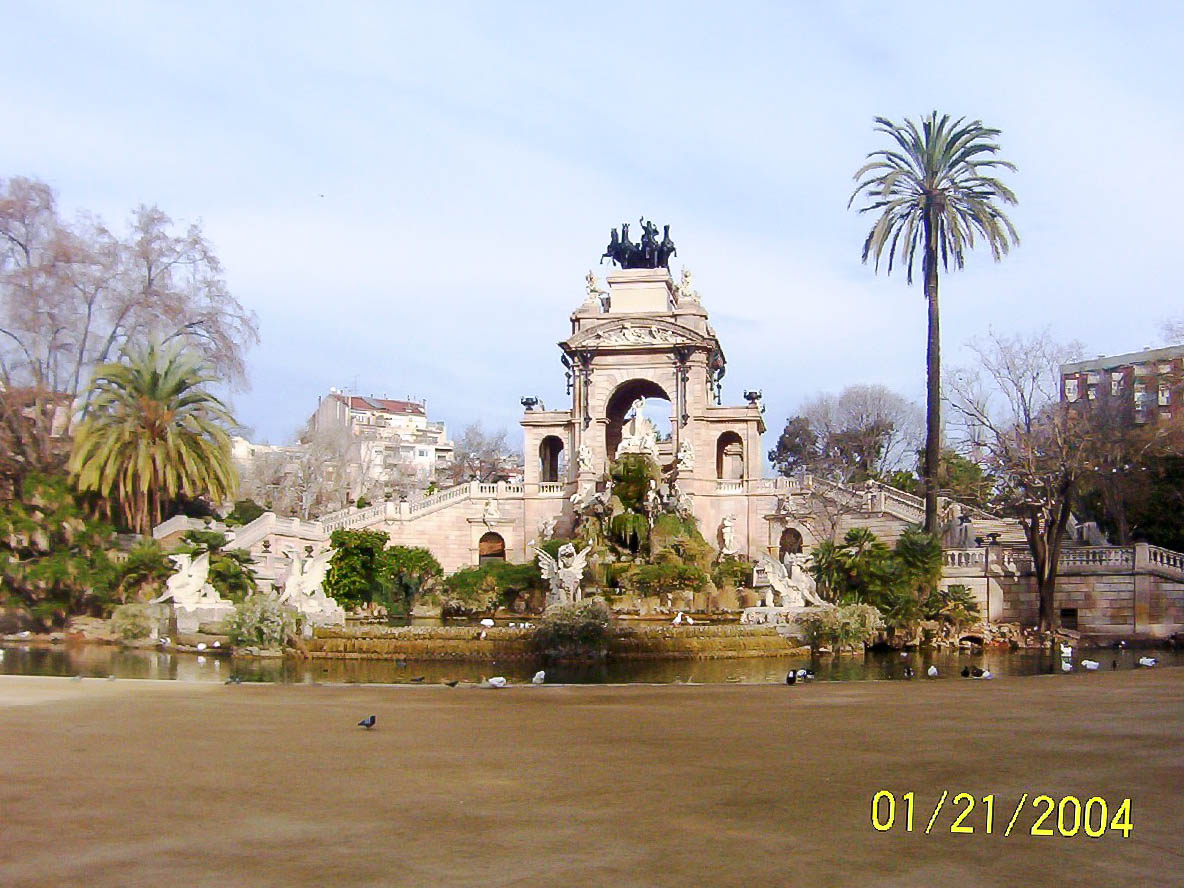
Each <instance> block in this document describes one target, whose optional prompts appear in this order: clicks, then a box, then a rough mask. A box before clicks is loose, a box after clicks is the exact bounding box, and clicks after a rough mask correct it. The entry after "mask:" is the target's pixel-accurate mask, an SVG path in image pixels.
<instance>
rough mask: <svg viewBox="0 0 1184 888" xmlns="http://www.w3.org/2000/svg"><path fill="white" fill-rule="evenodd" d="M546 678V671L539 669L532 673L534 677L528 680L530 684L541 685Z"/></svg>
mask: <svg viewBox="0 0 1184 888" xmlns="http://www.w3.org/2000/svg"><path fill="white" fill-rule="evenodd" d="M546 680H547V673H546V672H544V671H543V670H542V669H540V670H539V671H538V672H536V673H535V674H534V678H532V679H531V680H530V683H531V684H536V685H541V684H542V683H543V682H545V681H546Z"/></svg>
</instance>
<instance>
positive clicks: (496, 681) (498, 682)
mask: <svg viewBox="0 0 1184 888" xmlns="http://www.w3.org/2000/svg"><path fill="white" fill-rule="evenodd" d="M507 684H509V682H507V681H506V680H505V679H504V678H503V677H502V676H500V675H495V676H494V677H493V678H491V679H489V686H490V687H491V688H504V687H505V686H506V685H507Z"/></svg>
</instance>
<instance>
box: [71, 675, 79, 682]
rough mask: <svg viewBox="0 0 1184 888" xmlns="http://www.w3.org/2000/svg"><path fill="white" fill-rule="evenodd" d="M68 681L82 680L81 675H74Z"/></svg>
mask: <svg viewBox="0 0 1184 888" xmlns="http://www.w3.org/2000/svg"><path fill="white" fill-rule="evenodd" d="M70 681H82V676H81V675H75V676H74V677H73V678H71V679H70Z"/></svg>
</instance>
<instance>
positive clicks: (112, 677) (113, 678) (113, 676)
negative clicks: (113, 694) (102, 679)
mask: <svg viewBox="0 0 1184 888" xmlns="http://www.w3.org/2000/svg"><path fill="white" fill-rule="evenodd" d="M107 681H115V674H114V673H112V674H111V675H108V676H107Z"/></svg>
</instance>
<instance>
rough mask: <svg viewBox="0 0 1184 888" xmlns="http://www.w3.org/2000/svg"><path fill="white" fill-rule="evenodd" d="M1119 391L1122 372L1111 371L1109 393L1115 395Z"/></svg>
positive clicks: (1120, 389)
mask: <svg viewBox="0 0 1184 888" xmlns="http://www.w3.org/2000/svg"><path fill="white" fill-rule="evenodd" d="M1121 391H1122V374H1121V373H1111V374H1110V394H1112V395H1117V394H1118V393H1119V392H1121Z"/></svg>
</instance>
